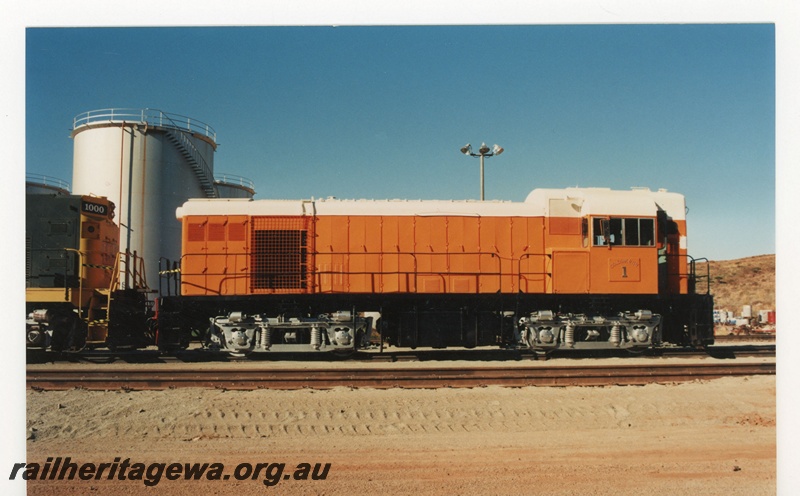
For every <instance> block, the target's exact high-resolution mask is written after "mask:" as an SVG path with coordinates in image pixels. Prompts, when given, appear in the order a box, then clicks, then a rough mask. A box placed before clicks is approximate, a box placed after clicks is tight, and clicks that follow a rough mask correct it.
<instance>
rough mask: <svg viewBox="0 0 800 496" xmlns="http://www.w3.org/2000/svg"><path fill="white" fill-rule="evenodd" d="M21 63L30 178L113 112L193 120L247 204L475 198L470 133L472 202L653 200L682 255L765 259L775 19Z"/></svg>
mask: <svg viewBox="0 0 800 496" xmlns="http://www.w3.org/2000/svg"><path fill="white" fill-rule="evenodd" d="M25 62H26V73H25V75H26V99H25V104H26V107H25V110H26V127H25V129H26V141H25V143H26V154H27V158H26V171H27V172H29V173H37V174H46V175H51V176H55V177H58V178H61V179H64V180H67V181H71V179H72V141H71V139H70V138H69V131H70V129H71V126H72V119H73V117H75V116H76V115H77V114H79V113H81V112H84V111H88V110H95V109H102V108H112V107H114V108H117V107H120V108H122V107H124V108H127V107H132V108H156V109H160V110H163V111H165V112H171V113H177V114H182V115H186V116H190V117H192V118H195V119H199V120H201V121H204V122H206V123H208V124H210V125H211V126H212V127H213V128H214V129H215V130H216V132H217V139H218V142H219V144H220V146H219V148H218V150H217V153H216V156H215V170H216V171H217V172H218V173H219V172H228V173H234V174H239V175H242V176H246V177H248V178H250V179H252V180H253V181H254V182H255V184H256V190H257V192H258V194H257V198H309V197H312V196H313V197H327V196H336V197H339V198H364V197H366V198H423V199H434V198H440V199H462V198H477V197H478V195H479V162H478V160H477V159H473V158H469V157H465V156H464V155H462V154H461V153H460V152H459V148H460V147H461V146H463V145H464V144H465V143H467V142H470V143H472V144H473V145H474V146H475V147H476V148H477V145H480V143H481V141H486V142H487V143H488V144H489V145H492V144H494V143H498V144H500V145H501V146H503V147H504V148H505V153H504V154H503V155H501V156H498V157H493V158H490V159H487V161H486V198H487V199H502V200H516V201H521V200H523V199H524V198H525V196H526V195H527V193H528V192H529V191H530V190H531V189H533V188H535V187H548V188H561V187H567V186H582V187H595V186H597V187H611V188H621V189H628V188H630V187H632V186H647V187H650V188H651V189H657V188H666V189H668V190H670V191H676V192H680V193H683V194H684V195H686V197H687V204H688V206H689V209H690V212H689V216H688V220H689V234H690V236H689V248H690V253H691V254H692V255H693V256H695V257H708V258H710V259H716V260H720V259H730V258H738V257H744V256H752V255H759V254H764V253H774V252H775V212H774V205H775V29H774V25H773V24H716V25H709V24H697V25H680V24H666V25H641V24H640V25H538V26H537V25H517V26H511V25H500V26H371V27H370V26H340V27H330V26H317V27H300V26H294V27H227V28H223V27H202V28H201V27H183V28H154V27H153V28H29V29H27V30H26V57H25ZM742 226H747V229H746V231H745V232H743V229H742Z"/></svg>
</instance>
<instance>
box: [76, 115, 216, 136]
mask: <svg viewBox="0 0 800 496" xmlns="http://www.w3.org/2000/svg"><path fill="white" fill-rule="evenodd" d="M122 121H125V122H139V123H142V124H148V125H150V126H160V127H165V128H170V129H177V130H179V131H188V132H190V133H195V134H202V135H204V136H207V137H209V138H211V139H212V140H213V141H214V142H215V143H216V141H217V132H216V131H214V128H212V127H211V126H209V125H208V124H206V123H205V122H202V121H199V120H197V119H192V118H191V117H187V116H185V115H180V114H169V113H167V112H162V111H161V110H158V109H132V108H111V109H100V110H90V111H88V112H83V113H81V114H78V115H77V116H75V118H74V119H73V120H72V129H73V130H75V129H77V128H79V127H81V126H88V125H91V124H95V123H99V122H122Z"/></svg>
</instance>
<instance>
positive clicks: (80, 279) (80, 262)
mask: <svg viewBox="0 0 800 496" xmlns="http://www.w3.org/2000/svg"><path fill="white" fill-rule="evenodd" d="M64 251H65V252H68V253H69V252H72V253H76V254H77V255H78V267H80V269H79V271H80V273H79V274H78V305H77V306H78V308H79V309H80V310H79V311H80V312H83V278H84V274H83V271H84V266H83V252H81V251H80V250H76V249H75V248H64ZM68 260H69V257H65V258H64V261H65V263H64V265H65V267H64V301H69V289H70V288H69V287H68V286H67V273H66V270H67V267H66V265H67V261H68ZM82 317H83V315H81V318H82Z"/></svg>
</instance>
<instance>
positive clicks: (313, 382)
mask: <svg viewBox="0 0 800 496" xmlns="http://www.w3.org/2000/svg"><path fill="white" fill-rule="evenodd" d="M775 370H776V369H775V363H747V362H745V363H738V362H737V363H713V364H706V363H699V364H678V363H658V364H653V363H648V364H646V365H627V364H622V365H570V366H555V365H554V366H550V365H544V366H520V367H509V366H498V367H495V366H487V367H483V366H482V367H463V366H459V367H442V366H433V367H419V368H417V367H414V368H406V367H396V366H392V367H376V368H373V367H351V368H330V369H315V370H314V373H309V369H308V368H305V367H303V368H297V369H276V368H270V367H259V366H235V365H234V366H228V367H220V368H208V367H201V368H198V367H182V368H162V367H147V368H142V367H125V366H114V367H96V366H76V367H70V368H69V369H63V368H62V369H55V370H48V369H30V368H29V369H28V370H27V377H26V382H27V386H28V388H31V389H43V390H66V389H73V388H76V387H79V388H82V389H89V390H106V389H125V390H130V389H135V390H147V389H171V388H177V387H194V388H196V387H203V388H222V389H237V390H257V389H306V388H313V389H330V388H334V387H369V388H379V389H386V388H442V387H469V388H473V387H481V386H487V385H497V386H504V387H524V386H556V387H564V386H609V385H643V384H653V383H662V384H663V383H675V382H685V381H694V380H698V379H702V380H708V379H716V378H720V377H731V376H752V375H767V376H769V375H775V373H776V372H775Z"/></svg>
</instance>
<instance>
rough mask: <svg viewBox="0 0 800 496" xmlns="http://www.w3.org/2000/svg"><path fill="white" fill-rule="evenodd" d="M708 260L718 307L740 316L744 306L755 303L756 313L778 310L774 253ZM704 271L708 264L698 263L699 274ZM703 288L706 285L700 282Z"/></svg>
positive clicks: (712, 287)
mask: <svg viewBox="0 0 800 496" xmlns="http://www.w3.org/2000/svg"><path fill="white" fill-rule="evenodd" d="M709 263H710V267H709V269H710V277H711V294H713V295H714V307H715V308H722V309H726V310H730V311H732V312H734V313H735V314H737V315H739V314H740V313H741V311H742V307H743V306H744V305H752V307H753V313H754V314H755V313H756V312H758V311H759V310H775V255H759V256H756V257H747V258H739V259H736V260H723V261H719V262H715V261H711V262H709ZM705 271H706V264H705V263H698V264H697V273H698V275H700V274H705ZM701 288H704V286H703V285H702V284H700V283H698V290H699V289H701Z"/></svg>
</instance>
